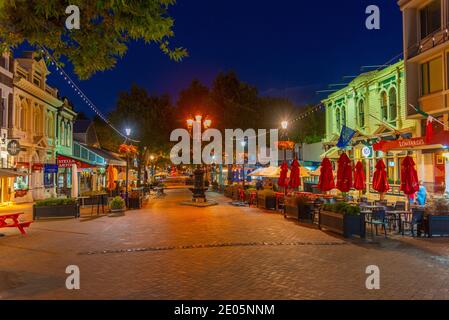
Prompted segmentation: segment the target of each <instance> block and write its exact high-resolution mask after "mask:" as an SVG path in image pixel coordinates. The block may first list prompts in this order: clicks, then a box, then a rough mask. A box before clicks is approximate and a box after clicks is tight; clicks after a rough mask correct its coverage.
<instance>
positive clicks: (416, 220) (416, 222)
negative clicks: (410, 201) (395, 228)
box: [402, 208, 424, 237]
mask: <svg viewBox="0 0 449 320" xmlns="http://www.w3.org/2000/svg"><path fill="white" fill-rule="evenodd" d="M423 220H424V209H421V208H419V209H418V208H413V209H412V217H411V219H410V221H406V220H404V221H402V235H404V231H405V226H406V225H408V226H410V231H411V233H412V237H415V226H416V231H417V233H419V227H420V226H421V224H422V223H423Z"/></svg>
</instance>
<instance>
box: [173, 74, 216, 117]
mask: <svg viewBox="0 0 449 320" xmlns="http://www.w3.org/2000/svg"><path fill="white" fill-rule="evenodd" d="M176 105H177V107H178V111H179V112H178V113H179V114H180V115H182V117H183V118H184V119H186V118H187V117H190V116H195V115H196V114H197V113H201V114H203V113H207V114H208V115H209V116H210V117H211V118H215V117H216V115H213V114H211V112H212V110H211V101H210V98H209V88H208V87H206V86H205V85H203V84H202V83H201V82H200V81H199V80H197V79H194V80H193V81H192V82H191V83H190V85H189V87H188V88H186V89H184V90H182V91H181V92H180V93H179V98H178V102H177V103H176ZM206 110H207V111H206Z"/></svg>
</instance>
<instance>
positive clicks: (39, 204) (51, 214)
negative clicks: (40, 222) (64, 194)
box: [33, 198, 80, 220]
mask: <svg viewBox="0 0 449 320" xmlns="http://www.w3.org/2000/svg"><path fill="white" fill-rule="evenodd" d="M79 216H80V210H79V206H78V202H77V201H76V199H73V198H48V199H44V200H39V201H36V202H35V204H34V205H33V220H36V219H39V218H62V217H74V218H79Z"/></svg>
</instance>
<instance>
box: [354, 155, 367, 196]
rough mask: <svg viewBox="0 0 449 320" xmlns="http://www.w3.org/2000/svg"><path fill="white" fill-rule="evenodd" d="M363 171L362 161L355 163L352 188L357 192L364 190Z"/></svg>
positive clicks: (364, 179)
mask: <svg viewBox="0 0 449 320" xmlns="http://www.w3.org/2000/svg"><path fill="white" fill-rule="evenodd" d="M365 181H366V178H365V171H364V170H363V163H362V161H359V162H357V164H356V165H355V170H354V188H355V189H356V190H359V191H363V190H365Z"/></svg>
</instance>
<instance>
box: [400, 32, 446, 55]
mask: <svg viewBox="0 0 449 320" xmlns="http://www.w3.org/2000/svg"><path fill="white" fill-rule="evenodd" d="M448 41H449V25H448V26H446V28H444V29H441V30H437V31H435V32H433V33H431V34H430V35H428V36H427V37H425V38H424V39H422V40H420V41H419V42H418V43H416V44H414V45H412V46H410V47H409V48H408V54H407V59H411V58H413V57H416V56H418V55H420V54H422V53H424V52H426V51H428V50H430V49H432V48H435V47H436V46H439V45H441V44H443V43H445V42H448Z"/></svg>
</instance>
